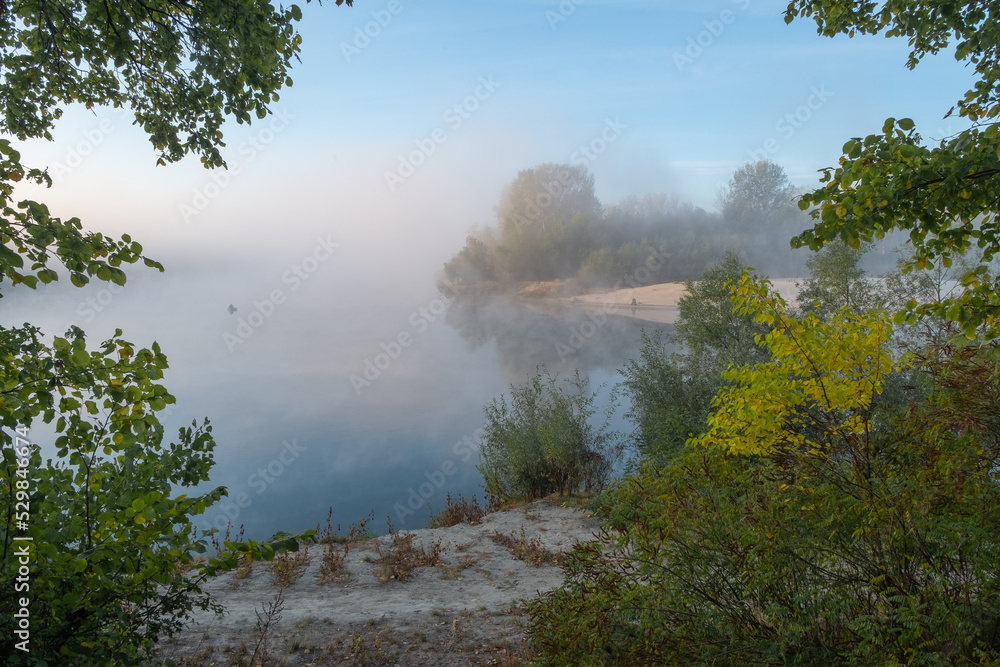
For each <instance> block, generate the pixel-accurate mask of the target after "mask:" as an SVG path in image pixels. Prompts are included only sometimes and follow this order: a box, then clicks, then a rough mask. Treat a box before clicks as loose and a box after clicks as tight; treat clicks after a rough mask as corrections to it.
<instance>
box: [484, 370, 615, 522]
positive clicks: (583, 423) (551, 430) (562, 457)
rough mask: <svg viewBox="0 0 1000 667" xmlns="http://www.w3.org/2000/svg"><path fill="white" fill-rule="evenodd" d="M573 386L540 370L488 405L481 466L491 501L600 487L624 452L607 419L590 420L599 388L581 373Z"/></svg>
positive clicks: (508, 500)
mask: <svg viewBox="0 0 1000 667" xmlns="http://www.w3.org/2000/svg"><path fill="white" fill-rule="evenodd" d="M568 384H569V389H565V388H563V387H561V386H560V385H558V384H557V382H556V379H555V378H553V377H551V376H549V375H547V374H546V373H545V372H544V371H541V370H539V371H538V372H536V374H535V375H534V376H533V377H531V378H529V379H528V381H527V382H525V383H524V384H522V385H519V386H514V385H511V387H510V403H509V404H508V402H507V399H506V398H505V397H503V396H501V397H500V399H499V400H494V401H493V403H492V404H490V405H488V406H486V409H485V412H486V427H485V434H484V436H483V443H482V446H481V449H480V456H481V463H480V464H479V466H478V469H479V472H480V473H481V474H482V475H483V479H484V480H485V485H486V494H487V496H489V498H490V501H491V502H495V503H496V504H498V505H499V504H503V503H505V502H510V501H512V500H520V499H533V498H542V497H544V496H547V495H549V494H551V493H556V492H558V493H560V494H566V493H574V492H577V491H585V492H588V491H592V490H599V489H601V488H603V487H604V485H605V484H606V482H607V478H608V475H609V473H610V471H611V466H610V463H611V462H612V461H613V460H615V459H617V458H618V457H619V456H620V447H619V446H618V443H617V441H616V439H615V438H614V437H613V436H612V435H611V434H609V433H608V430H607V420H605V423H604V424H603V425H601V426H600V427H595V426H593V425H592V424H591V421H590V420H591V417H593V415H594V414H595V412H596V410H595V408H594V400H595V397H596V394H591V393H588V391H587V380H586V379H584V378H581V377H580V375H579V373H577V374H576V375H575V376H574V377H573V379H572V380H570V381H569V383H568Z"/></svg>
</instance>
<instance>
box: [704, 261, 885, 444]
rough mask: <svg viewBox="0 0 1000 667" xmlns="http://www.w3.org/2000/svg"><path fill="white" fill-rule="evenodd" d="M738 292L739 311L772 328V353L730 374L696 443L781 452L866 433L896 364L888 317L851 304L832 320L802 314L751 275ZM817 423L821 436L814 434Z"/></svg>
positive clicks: (768, 336)
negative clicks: (789, 308)
mask: <svg viewBox="0 0 1000 667" xmlns="http://www.w3.org/2000/svg"><path fill="white" fill-rule="evenodd" d="M734 294H735V299H734V301H735V303H736V308H737V310H738V312H740V313H741V314H751V315H753V317H754V319H755V320H756V321H757V322H758V323H760V324H762V325H764V326H766V327H768V328H769V331H768V333H767V334H765V335H763V336H761V337H760V339H761V340H762V342H764V343H765V344H766V346H767V349H768V350H769V351H770V354H771V359H770V360H769V361H767V362H764V363H761V364H756V365H753V366H742V367H735V368H731V369H730V370H727V371H725V372H723V374H722V375H723V378H724V379H726V380H728V381H730V382H732V383H733V384H732V385H731V386H729V387H724V388H723V389H722V390H720V391H719V393H718V394H717V395H716V397H715V398H714V399H713V400H712V407H713V408H714V411H713V413H712V415H711V416H710V417H709V420H708V421H709V430H708V432H707V433H705V434H703V435H701V436H699V437H698V438H696V439H695V441H694V442H696V443H697V444H701V445H705V446H714V447H723V448H725V449H726V450H727V451H729V452H732V453H734V454H773V453H776V452H784V451H797V450H800V449H803V448H807V449H809V450H810V451H816V452H826V451H827V450H828V448H829V447H830V446H831V445H830V439H831V438H834V439H838V440H843V441H845V442H848V441H852V440H853V439H855V438H859V437H863V436H865V435H866V432H867V429H868V427H869V416H870V408H871V406H872V403H873V401H874V400H875V397H876V396H878V394H880V393H881V391H882V385H883V382H884V376H885V375H886V374H887V373H889V372H891V371H893V370H895V364H894V361H893V359H892V356H891V353H890V351H889V348H888V343H889V339H890V338H891V336H892V326H891V325H890V324H889V322H888V321H887V318H886V316H885V315H884V314H882V313H879V312H877V311H876V312H874V313H871V314H867V315H857V314H855V313H853V312H852V311H850V310H849V309H846V308H845V309H841V310H840V311H838V312H837V313H836V314H834V315H832V316H831V317H830V318H829V319H828V321H820V320H819V319H818V318H817V317H816V316H815V315H814V314H811V313H809V314H806V315H805V316H804V317H802V318H801V319H796V318H794V317H791V316H789V315H788V314H787V313H786V312H785V302H784V300H783V299H782V298H781V296H779V295H773V294H771V292H770V291H769V289H768V282H767V281H761V282H757V281H755V280H753V279H752V278H751V277H750V276H745V277H744V278H743V280H742V282H741V283H740V284H738V285H736V286H734ZM817 425H818V426H819V427H820V428H819V431H818V435H819V436H820V438H816V437H814V435H813V433H814V432H816V426H817Z"/></svg>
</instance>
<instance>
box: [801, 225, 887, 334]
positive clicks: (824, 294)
mask: <svg viewBox="0 0 1000 667" xmlns="http://www.w3.org/2000/svg"><path fill="white" fill-rule="evenodd" d="M872 245H873V244H870V243H865V244H863V245H862V246H860V247H858V248H852V247H851V246H849V245H847V244H846V243H844V242H842V241H839V240H837V241H833V242H831V243H829V244H827V245H826V246H824V247H823V249H822V250H820V251H819V252H818V253H816V254H814V255H812V256H811V257H810V258H809V259H807V260H806V268H807V269H809V278H808V279H807V280H806V281H805V282H804V283H803V284H802V285H801V286H800V290H799V296H798V300H799V303H800V304H801V305H802V308H803V309H804V310H805V311H807V312H812V313H815V314H816V315H817V316H819V317H821V318H823V317H826V316H828V315H830V314H832V313H833V312H834V311H836V310H838V309H840V308H845V307H846V308H850V309H852V310H854V311H857V312H861V311H866V310H869V309H870V308H873V307H875V306H876V305H877V304H876V303H874V300H873V297H874V296H875V294H876V292H875V290H874V287H875V285H874V283H873V282H872V281H871V280H867V279H866V278H865V270H864V269H863V268H862V267H861V260H862V258H863V257H864V256H865V253H867V252H869V251H870V250H871V247H872Z"/></svg>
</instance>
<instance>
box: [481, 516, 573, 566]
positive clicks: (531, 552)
mask: <svg viewBox="0 0 1000 667" xmlns="http://www.w3.org/2000/svg"><path fill="white" fill-rule="evenodd" d="M488 537H489V538H490V539H491V540H493V541H494V542H496V543H497V544H499V545H500V546H502V547H504V548H505V549H507V551H509V552H510V555H511V556H513V557H514V559H515V560H522V561H524V562H525V563H527V564H528V565H535V566H538V565H545V564H547V563H559V562H560V561H561V560H562V554H559V553H552V552H551V551H549V550H548V549H546V548H545V547H543V546H542V540H541V538H538V537H533V538H530V539H529V538H528V537H527V536H526V535H525V534H524V526H521V535H520V537H515V536H514V535H507V534H505V533H501V532H500V531H499V530H494V531H493V532H492V533H490V534H489V535H488Z"/></svg>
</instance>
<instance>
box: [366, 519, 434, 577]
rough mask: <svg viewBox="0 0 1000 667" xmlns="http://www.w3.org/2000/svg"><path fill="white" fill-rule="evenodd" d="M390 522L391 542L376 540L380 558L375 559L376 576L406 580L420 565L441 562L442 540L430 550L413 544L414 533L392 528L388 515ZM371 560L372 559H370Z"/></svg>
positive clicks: (431, 564)
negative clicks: (388, 543) (383, 543)
mask: <svg viewBox="0 0 1000 667" xmlns="http://www.w3.org/2000/svg"><path fill="white" fill-rule="evenodd" d="M386 521H387V522H388V524H389V537H390V539H391V542H392V543H391V544H390V545H389V546H387V547H383V546H382V541H381V540H375V551H376V552H378V558H377V559H375V560H374V563H375V576H377V577H378V578H379V580H380V581H383V582H386V581H390V580H399V581H405V580H407V579H409V578H410V577H412V576H413V570H415V569H416V568H418V567H425V566H429V565H430V566H433V565H438V564H439V563H441V542H440V541H437V542H433V543H431V545H430V550H427V549H426V548H424V547H416V546H414V545H413V533H409V532H406V533H399V532H396V531H394V530H393V528H392V519H391V518H389V516H388V515H386ZM370 562H371V561H370Z"/></svg>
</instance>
